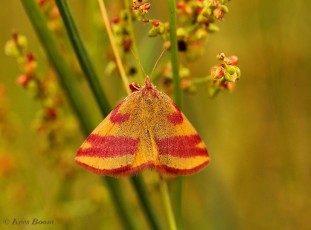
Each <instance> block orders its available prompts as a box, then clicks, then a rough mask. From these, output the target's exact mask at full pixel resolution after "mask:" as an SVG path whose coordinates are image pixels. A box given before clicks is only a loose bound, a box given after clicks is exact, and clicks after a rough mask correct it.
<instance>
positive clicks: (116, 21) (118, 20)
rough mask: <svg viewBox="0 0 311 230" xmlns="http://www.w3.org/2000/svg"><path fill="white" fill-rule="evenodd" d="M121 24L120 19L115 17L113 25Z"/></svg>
mask: <svg viewBox="0 0 311 230" xmlns="http://www.w3.org/2000/svg"><path fill="white" fill-rule="evenodd" d="M119 22H120V17H114V18H113V19H112V23H115V24H117V23H119Z"/></svg>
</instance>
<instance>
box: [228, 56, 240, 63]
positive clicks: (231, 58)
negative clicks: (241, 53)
mask: <svg viewBox="0 0 311 230" xmlns="http://www.w3.org/2000/svg"><path fill="white" fill-rule="evenodd" d="M228 59H229V60H230V61H231V63H230V65H237V64H238V63H239V59H238V57H237V56H235V55H232V56H230V57H229V58H228Z"/></svg>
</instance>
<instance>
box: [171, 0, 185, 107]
mask: <svg viewBox="0 0 311 230" xmlns="http://www.w3.org/2000/svg"><path fill="white" fill-rule="evenodd" d="M168 8H169V22H170V41H171V62H172V70H173V86H174V98H175V103H176V105H177V106H178V107H179V108H181V107H182V101H181V88H180V79H179V64H178V49H177V35H176V1H175V0H168Z"/></svg>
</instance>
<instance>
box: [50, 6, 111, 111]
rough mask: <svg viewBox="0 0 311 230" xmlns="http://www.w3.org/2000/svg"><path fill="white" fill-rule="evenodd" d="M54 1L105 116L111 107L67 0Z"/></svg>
mask: <svg viewBox="0 0 311 230" xmlns="http://www.w3.org/2000/svg"><path fill="white" fill-rule="evenodd" d="M55 2H56V4H57V7H58V10H59V12H60V15H61V17H62V19H63V22H64V25H65V28H66V30H67V33H68V37H69V39H70V42H71V44H72V46H73V49H74V51H75V54H76V56H77V58H78V60H79V63H80V66H81V68H82V70H83V72H84V74H85V76H86V78H87V81H88V83H89V85H90V87H91V89H92V91H93V94H94V96H95V98H96V101H97V103H98V104H99V105H100V106H99V108H100V109H101V112H102V114H103V115H104V116H107V115H108V114H109V113H110V111H111V108H110V106H109V103H108V100H107V97H106V95H105V94H104V92H103V90H102V88H101V85H100V82H99V80H98V79H99V78H98V76H97V74H96V72H95V69H94V67H93V65H92V63H91V61H90V57H89V54H88V52H87V50H86V48H85V46H84V43H83V40H82V37H81V35H80V33H79V30H78V27H77V25H76V23H75V20H74V18H73V15H72V12H71V9H70V7H69V5H68V2H67V0H55Z"/></svg>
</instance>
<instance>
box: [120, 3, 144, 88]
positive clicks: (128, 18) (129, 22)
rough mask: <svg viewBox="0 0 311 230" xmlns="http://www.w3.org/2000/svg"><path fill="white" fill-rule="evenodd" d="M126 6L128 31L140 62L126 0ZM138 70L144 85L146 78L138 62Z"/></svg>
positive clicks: (129, 7)
mask: <svg viewBox="0 0 311 230" xmlns="http://www.w3.org/2000/svg"><path fill="white" fill-rule="evenodd" d="M124 4H125V9H126V13H127V22H128V28H127V29H128V30H129V32H130V37H131V40H132V46H133V50H134V53H135V55H136V58H137V59H138V60H140V59H139V53H138V49H137V43H136V38H135V34H134V29H133V19H132V14H131V6H130V4H129V0H124ZM136 69H137V72H138V77H139V80H140V83H141V84H143V83H144V81H145V77H144V76H143V74H142V70H141V69H140V65H139V63H138V62H137V61H136Z"/></svg>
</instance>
